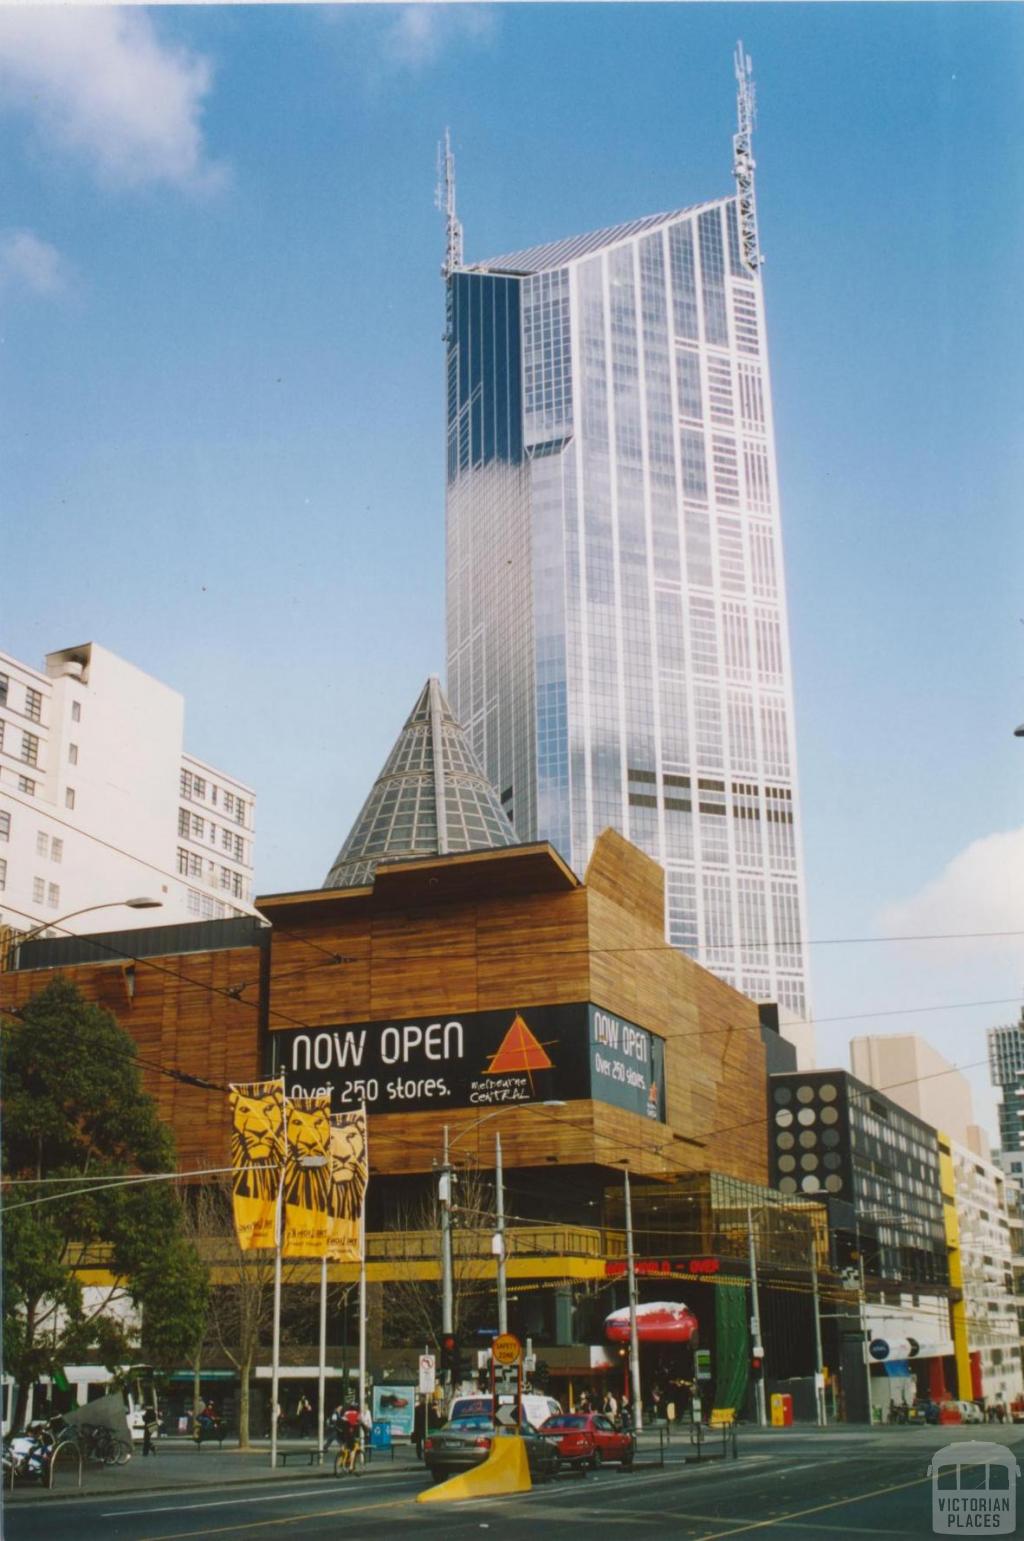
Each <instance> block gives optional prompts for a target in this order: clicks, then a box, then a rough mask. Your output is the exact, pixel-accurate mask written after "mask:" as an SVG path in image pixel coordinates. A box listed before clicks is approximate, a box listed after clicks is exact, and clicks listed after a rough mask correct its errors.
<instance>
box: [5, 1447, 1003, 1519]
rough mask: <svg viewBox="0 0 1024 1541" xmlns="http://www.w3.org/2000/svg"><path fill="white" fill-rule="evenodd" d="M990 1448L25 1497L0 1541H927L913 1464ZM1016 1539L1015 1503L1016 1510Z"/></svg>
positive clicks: (400, 1473)
mask: <svg viewBox="0 0 1024 1541" xmlns="http://www.w3.org/2000/svg"><path fill="white" fill-rule="evenodd" d="M971 1439H984V1440H988V1441H995V1442H998V1443H1000V1444H1002V1445H1004V1446H1006V1447H1007V1448H1008V1449H1010V1450H1011V1451H1012V1452H1013V1453H1014V1454H1015V1455H1016V1457H1017V1459H1018V1461H1020V1462H1021V1465H1022V1467H1024V1429H1022V1430H1017V1429H1012V1428H1010V1429H1008V1428H1005V1427H1000V1428H994V1429H990V1428H987V1427H986V1428H984V1429H981V1428H979V1429H941V1430H939V1429H935V1428H921V1429H917V1428H915V1429H906V1430H902V1429H900V1430H896V1429H879V1430H872V1431H868V1430H863V1431H860V1432H858V1431H850V1432H847V1431H845V1430H830V1431H827V1432H824V1433H816V1432H815V1431H813V1430H799V1429H793V1430H786V1431H784V1432H783V1431H778V1432H765V1433H753V1432H741V1433H740V1440H739V1448H740V1458H739V1459H738V1460H736V1461H731V1462H728V1463H723V1462H713V1463H707V1464H702V1465H701V1466H699V1467H697V1466H694V1465H692V1464H687V1463H686V1461H685V1455H686V1454H687V1450H686V1447H685V1446H684V1445H682V1444H681V1443H679V1442H675V1443H674V1444H673V1446H672V1448H671V1450H670V1451H669V1452H668V1453H667V1455H666V1464H665V1465H664V1467H658V1466H655V1465H642V1466H638V1468H637V1469H636V1470H634V1471H632V1472H623V1471H620V1470H619V1469H618V1468H616V1467H613V1466H608V1467H605V1468H603V1469H602V1470H601V1471H599V1472H592V1473H590V1474H589V1475H587V1476H586V1477H580V1476H578V1475H576V1474H567V1475H565V1476H561V1477H559V1478H557V1479H556V1480H555V1481H553V1482H550V1483H546V1484H544V1485H543V1486H539V1487H536V1488H534V1489H533V1491H532V1492H530V1493H526V1494H523V1495H522V1496H521V1497H516V1498H503V1499H488V1500H478V1501H475V1502H472V1503H458V1504H445V1505H436V1506H435V1505H424V1504H416V1503H415V1502H414V1499H415V1495H416V1493H417V1492H418V1491H420V1490H421V1488H422V1487H423V1486H424V1481H425V1479H424V1474H423V1472H422V1471H421V1470H419V1469H404V1470H403V1469H402V1468H401V1467H398V1466H395V1467H387V1466H381V1467H378V1468H376V1469H375V1470H371V1471H370V1472H368V1473H367V1474H366V1475H365V1476H363V1477H360V1478H354V1477H348V1478H341V1479H337V1480H336V1479H334V1478H323V1479H317V1480H311V1479H309V1478H305V1479H302V1478H300V1479H297V1480H296V1481H295V1482H294V1483H293V1482H291V1480H290V1479H288V1478H284V1479H283V1480H281V1481H274V1482H270V1483H268V1482H262V1483H261V1482H248V1481H247V1482H244V1483H236V1484H232V1485H230V1486H227V1485H226V1486H223V1487H209V1488H203V1489H202V1490H196V1489H195V1488H189V1487H182V1488H180V1489H179V1490H177V1491H173V1492H160V1493H149V1494H123V1495H121V1496H119V1497H116V1498H115V1497H113V1496H110V1495H102V1494H96V1495H94V1496H91V1497H88V1498H77V1497H75V1498H58V1497H52V1498H51V1497H50V1496H47V1495H43V1494H39V1495H36V1496H35V1497H34V1498H33V1500H32V1501H30V1502H15V1503H13V1504H9V1505H7V1506H6V1508H5V1513H4V1527H3V1536H4V1541H199V1538H204V1541H205V1538H207V1537H210V1538H213V1537H217V1538H220V1537H224V1538H229V1541H274V1538H275V1537H280V1538H282V1541H284V1538H289V1541H290V1538H292V1537H295V1538H298V1541H328V1538H329V1541H338V1538H339V1537H341V1536H347V1537H352V1538H356V1541H390V1538H393V1537H395V1536H397V1535H399V1534H400V1533H404V1532H406V1531H408V1532H409V1534H410V1536H418V1535H422V1536H424V1537H437V1538H441V1537H443V1538H444V1541H463V1538H468V1537H470V1536H475V1537H480V1538H482V1541H520V1538H524V1541H525V1538H529V1541H535V1538H547V1537H549V1536H550V1537H566V1538H570V1537H571V1538H578V1541H592V1538H593V1537H595V1536H600V1538H601V1541H613V1538H614V1537H616V1536H617V1535H620V1536H622V1537H623V1538H627V1537H628V1538H630V1541H632V1538H633V1537H636V1536H642V1535H644V1534H650V1535H651V1536H652V1537H659V1538H661V1537H666V1538H671V1541H691V1538H692V1541H722V1538H725V1537H727V1536H751V1537H756V1538H758V1541H760V1538H762V1537H763V1538H766V1541H767V1538H772V1541H781V1538H783V1537H786V1538H789V1541H812V1538H814V1537H821V1538H823V1541H837V1538H839V1537H845V1538H848V1541H859V1538H860V1537H874V1536H877V1537H892V1538H904V1537H913V1536H931V1535H933V1534H934V1531H933V1528H932V1492H931V1483H930V1481H929V1478H928V1475H927V1471H928V1462H929V1460H930V1458H931V1456H932V1454H933V1453H934V1451H935V1450H937V1449H938V1448H939V1447H940V1446H941V1445H944V1444H948V1443H951V1442H957V1443H959V1442H961V1441H967V1440H971ZM1021 1518H1022V1524H1021V1526H1020V1527H1019V1533H1020V1534H1022V1535H1024V1494H1022V1495H1021Z"/></svg>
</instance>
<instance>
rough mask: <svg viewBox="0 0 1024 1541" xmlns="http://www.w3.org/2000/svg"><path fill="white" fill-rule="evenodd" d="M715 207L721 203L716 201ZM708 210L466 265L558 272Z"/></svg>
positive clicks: (677, 212) (656, 217) (652, 218)
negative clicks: (621, 242)
mask: <svg viewBox="0 0 1024 1541" xmlns="http://www.w3.org/2000/svg"><path fill="white" fill-rule="evenodd" d="M713 201H714V202H715V203H721V202H723V201H724V200H723V199H721V198H716V199H714V200H713ZM705 207H709V205H706V204H702V203H693V204H690V205H689V207H688V208H685V209H670V210H669V212H668V213H667V214H647V215H645V217H644V218H643V219H634V220H630V221H629V223H628V224H625V225H609V226H608V227H607V228H606V229H604V230H591V231H590V233H589V234H588V235H571V236H569V237H568V238H567V239H566V240H564V241H549V242H548V244H547V245H546V246H527V247H525V248H524V249H523V250H522V251H513V252H506V253H505V255H504V256H503V257H490V258H488V260H487V261H486V262H472V263H468V264H467V267H468V268H469V271H470V272H473V273H478V272H482V273H545V272H547V271H548V269H549V268H559V267H561V266H562V265H563V263H566V262H572V261H574V260H575V258H577V257H587V256H589V255H590V253H591V252H595V251H601V250H603V248H604V247H606V246H614V245H615V244H616V243H617V242H618V241H626V240H628V239H629V237H630V236H632V235H639V234H640V233H641V232H642V231H644V230H656V229H657V228H658V226H659V225H667V224H668V223H669V222H670V221H671V220H673V219H682V217H683V215H684V214H693V213H694V212H695V211H696V210H697V209H702V208H705Z"/></svg>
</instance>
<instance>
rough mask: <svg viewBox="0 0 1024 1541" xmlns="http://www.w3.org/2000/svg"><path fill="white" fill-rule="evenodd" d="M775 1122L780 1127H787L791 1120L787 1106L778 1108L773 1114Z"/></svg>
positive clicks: (791, 1116)
mask: <svg viewBox="0 0 1024 1541" xmlns="http://www.w3.org/2000/svg"><path fill="white" fill-rule="evenodd" d="M775 1122H776V1123H777V1124H778V1126H779V1128H780V1129H788V1128H789V1126H790V1124H791V1123H792V1122H793V1115H792V1113H791V1112H790V1111H789V1109H788V1108H780V1109H779V1111H778V1112H777V1113H776V1115H775Z"/></svg>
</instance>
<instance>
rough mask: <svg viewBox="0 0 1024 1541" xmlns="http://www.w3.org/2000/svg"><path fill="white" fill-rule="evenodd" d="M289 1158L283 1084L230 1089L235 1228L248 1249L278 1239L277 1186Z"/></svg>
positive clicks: (263, 1083) (253, 1084) (262, 1083)
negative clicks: (276, 1229) (276, 1222)
mask: <svg viewBox="0 0 1024 1541" xmlns="http://www.w3.org/2000/svg"><path fill="white" fill-rule="evenodd" d="M283 1160H284V1084H283V1082H281V1081H251V1082H249V1084H248V1085H246V1086H233V1087H232V1088H231V1165H232V1167H233V1168H234V1175H233V1177H232V1187H233V1192H234V1198H233V1208H234V1213H235V1231H236V1233H237V1236H238V1245H239V1246H240V1247H241V1248H242V1250H243V1252H252V1251H255V1250H257V1249H258V1248H261V1247H273V1246H274V1245H275V1244H276V1239H275V1235H274V1220H275V1216H276V1209H277V1187H278V1180H279V1176H280V1171H281V1163H282V1162H283Z"/></svg>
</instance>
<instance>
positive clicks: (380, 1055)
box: [268, 1001, 665, 1123]
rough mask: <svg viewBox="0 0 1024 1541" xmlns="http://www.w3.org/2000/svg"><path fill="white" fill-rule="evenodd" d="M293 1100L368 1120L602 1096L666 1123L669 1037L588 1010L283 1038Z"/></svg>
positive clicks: (306, 1031) (281, 1053)
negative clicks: (312, 1099) (327, 1102)
mask: <svg viewBox="0 0 1024 1541" xmlns="http://www.w3.org/2000/svg"><path fill="white" fill-rule="evenodd" d="M270 1053H271V1055H272V1059H271V1063H270V1065H269V1066H268V1070H269V1072H270V1073H271V1074H277V1073H278V1072H280V1071H283V1072H284V1077H285V1090H286V1093H287V1095H289V1096H310V1095H314V1094H316V1093H318V1092H319V1093H323V1092H328V1093H329V1094H330V1097H331V1103H332V1106H333V1108H334V1109H335V1110H336V1111H341V1110H342V1109H343V1108H350V1107H355V1106H358V1104H359V1103H361V1102H365V1103H366V1105H367V1107H368V1109H369V1111H370V1112H371V1113H399V1112H402V1111H403V1110H404V1111H408V1112H416V1111H423V1110H427V1109H433V1108H436V1109H444V1108H467V1107H478V1108H480V1109H481V1110H485V1109H487V1108H490V1107H499V1106H501V1105H503V1104H505V1103H515V1102H546V1101H550V1100H553V1099H557V1100H559V1101H564V1102H571V1101H578V1100H583V1099H587V1098H591V1097H593V1098H597V1099H599V1100H600V1101H603V1102H610V1103H612V1104H614V1106H616V1107H621V1108H625V1109H627V1110H628V1111H629V1112H632V1113H639V1114H641V1115H643V1116H645V1117H647V1118H652V1119H656V1120H658V1121H659V1122H662V1123H663V1122H664V1121H665V1045H664V1042H663V1040H662V1039H660V1038H658V1037H656V1036H655V1034H653V1033H650V1032H648V1031H647V1029H646V1028H643V1027H637V1026H636V1025H635V1024H634V1023H632V1022H626V1021H624V1020H623V1019H622V1018H620V1017H616V1016H615V1015H614V1014H613V1013H612V1012H608V1011H605V1010H604V1009H603V1008H602V1007H599V1006H593V1005H591V1004H590V1003H589V1002H586V1001H584V1002H581V1003H578V1004H574V1005H569V1006H531V1007H524V1008H523V1009H522V1010H517V1009H516V1008H514V1007H512V1008H510V1009H509V1010H507V1011H476V1012H468V1013H463V1014H461V1015H454V1014H451V1015H448V1014H445V1013H443V1012H438V1013H436V1014H431V1015H429V1016H424V1017H420V1018H417V1019H416V1020H414V1021H408V1020H406V1021H400V1022H347V1023H345V1024H344V1025H339V1026H337V1027H321V1028H299V1029H297V1030H293V1029H289V1030H288V1031H286V1032H275V1033H272V1034H271V1038H270Z"/></svg>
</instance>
